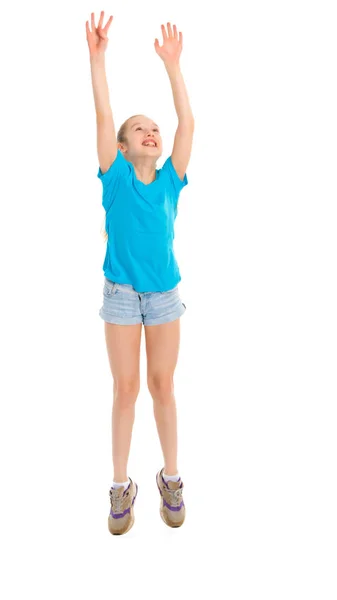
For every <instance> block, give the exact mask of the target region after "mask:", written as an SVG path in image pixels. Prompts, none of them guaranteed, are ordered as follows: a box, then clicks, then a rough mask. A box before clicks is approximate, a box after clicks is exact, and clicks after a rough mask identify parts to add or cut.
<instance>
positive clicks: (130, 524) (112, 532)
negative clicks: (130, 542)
mask: <svg viewBox="0 0 337 600" xmlns="http://www.w3.org/2000/svg"><path fill="white" fill-rule="evenodd" d="M135 486H136V494H135V499H134V501H133V504H131V506H130V515H131V519H130V523H129V525H128V526H127V528H126V529H125V530H124V531H111V529H110V524H111V520H110V516H109V517H108V529H109V531H110V533H111V534H112V535H124V533H127V532H128V531H130V529H131V527H132V526H133V524H134V522H135V512H134V505H135V502H136V498H137V494H138V485H137V484H136V483H135Z"/></svg>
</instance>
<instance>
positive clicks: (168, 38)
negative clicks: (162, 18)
mask: <svg viewBox="0 0 337 600" xmlns="http://www.w3.org/2000/svg"><path fill="white" fill-rule="evenodd" d="M161 30H162V34H163V45H162V46H160V45H159V41H158V39H157V38H156V40H155V43H154V47H155V50H156V52H157V54H158V56H160V58H161V59H162V60H163V61H164V63H178V62H179V57H180V54H181V51H182V48H183V34H182V33H181V31H179V36H178V32H177V28H176V26H175V25H173V32H172V28H171V24H170V23H167V33H166V29H165V26H164V25H162V26H161Z"/></svg>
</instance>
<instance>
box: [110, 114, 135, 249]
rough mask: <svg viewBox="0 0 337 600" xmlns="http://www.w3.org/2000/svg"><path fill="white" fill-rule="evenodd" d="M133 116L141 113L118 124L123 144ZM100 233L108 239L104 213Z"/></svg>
mask: <svg viewBox="0 0 337 600" xmlns="http://www.w3.org/2000/svg"><path fill="white" fill-rule="evenodd" d="M134 117H141V115H133V116H132V117H129V118H128V119H126V121H124V123H123V124H122V125H121V126H120V128H119V130H118V133H117V143H119V144H125V143H126V142H127V138H126V129H127V125H128V122H129V121H130V119H133V118H134ZM101 234H102V236H103V239H104V242H107V241H108V233H107V231H106V215H105V217H104V219H103V226H102V227H101Z"/></svg>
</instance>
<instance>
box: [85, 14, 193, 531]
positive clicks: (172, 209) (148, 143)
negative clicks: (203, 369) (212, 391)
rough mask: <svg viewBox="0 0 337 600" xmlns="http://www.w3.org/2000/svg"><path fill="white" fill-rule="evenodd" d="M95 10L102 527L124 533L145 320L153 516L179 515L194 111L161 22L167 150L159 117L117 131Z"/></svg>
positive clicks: (130, 507) (179, 519)
mask: <svg viewBox="0 0 337 600" xmlns="http://www.w3.org/2000/svg"><path fill="white" fill-rule="evenodd" d="M103 19H104V11H101V14H100V19H99V22H98V25H97V27H96V26H95V19H94V13H91V29H90V28H89V23H88V21H87V22H86V34H87V41H88V45H89V53H90V66H91V77H92V85H93V93H94V101H95V109H96V123H97V151H98V160H99V170H98V177H99V178H100V180H101V181H102V186H103V199H102V204H103V207H104V209H105V228H106V238H107V248H106V255H105V260H104V265H103V271H104V276H105V277H104V288H103V306H102V308H101V309H100V311H99V314H100V316H101V317H102V319H103V320H104V322H105V324H104V327H105V339H106V345H107V351H108V357H109V363H110V368H111V373H112V377H113V407H112V442H113V443H112V455H113V468H114V475H113V483H112V487H111V489H110V493H109V494H110V504H111V509H110V514H109V517H108V526H109V531H110V532H111V533H112V534H123V533H126V532H127V531H129V529H130V528H131V527H132V525H133V523H134V501H135V498H136V495H137V491H138V486H137V484H136V483H135V482H134V481H132V479H131V478H130V477H128V473H127V463H128V456H129V451H130V445H131V436H132V428H133V423H134V416H135V402H136V399H137V396H138V393H139V387H140V373H139V361H140V357H139V353H140V342H141V332H142V324H144V329H145V337H146V353H147V383H148V388H149V391H150V393H151V396H152V398H153V406H154V416H155V420H156V426H157V430H158V435H159V439H160V444H161V448H162V452H163V458H164V467H163V468H162V469H161V471H159V473H157V485H158V489H159V492H160V514H161V516H162V519H163V520H164V522H165V523H166V524H167V525H169V526H170V527H179V526H180V525H182V523H183V522H184V518H185V505H184V502H183V499H182V490H183V483H182V481H181V479H180V477H179V473H178V467H177V418H176V405H175V397H174V384H173V375H174V370H175V367H176V364H177V359H178V349H179V336H180V320H179V319H180V317H181V316H182V315H183V313H184V312H185V310H186V307H185V305H184V304H183V303H182V302H181V300H180V297H179V291H178V283H179V281H181V277H180V273H179V268H178V265H177V262H176V259H175V256H174V251H173V238H174V221H175V218H176V215H177V204H178V198H179V194H180V192H181V190H182V188H183V187H184V186H185V185H187V183H188V181H187V176H186V168H187V165H188V162H189V159H190V154H191V148H192V138H193V131H194V119H193V115H192V112H191V108H190V104H189V100H188V96H187V92H186V88H185V84H184V80H183V77H182V74H181V71H180V66H179V58H180V54H181V51H182V34H181V33H180V32H179V36H178V33H177V28H176V26H175V25H173V31H172V28H171V24H170V23H167V32H166V29H165V27H164V25H162V26H161V29H162V35H163V44H162V46H160V45H159V42H158V39H156V40H155V43H154V46H155V50H156V52H157V54H158V55H159V56H160V58H161V59H162V61H163V62H164V65H165V68H166V71H167V74H168V76H169V79H170V83H171V86H172V93H173V99H174V104H175V108H176V112H177V116H178V126H177V131H176V134H175V139H174V145H173V150H172V154H171V156H170V157H169V158H168V159H167V160H166V162H165V163H164V165H163V167H162V168H161V169H157V168H156V163H157V160H158V158H159V157H160V156H161V154H162V139H161V135H160V129H159V127H158V125H156V123H153V121H152V120H151V119H149V118H148V117H146V116H144V115H135V116H132V117H130V118H129V119H127V121H125V123H123V125H122V126H121V127H120V129H119V131H118V133H117V136H116V133H115V128H114V120H113V115H112V111H111V108H110V102H109V92H108V84H107V79H106V73H105V62H104V61H105V51H106V48H107V45H108V37H107V34H108V30H109V27H110V25H111V23H112V20H113V17H112V16H110V18H109V20H108V21H107V23H106V25H105V27H103Z"/></svg>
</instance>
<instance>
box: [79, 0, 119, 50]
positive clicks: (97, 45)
mask: <svg viewBox="0 0 337 600" xmlns="http://www.w3.org/2000/svg"><path fill="white" fill-rule="evenodd" d="M103 19H104V10H102V11H101V15H100V18H99V21H98V25H97V27H96V26H95V16H94V13H91V31H90V28H89V22H88V21H86V23H85V28H86V32H87V42H88V46H89V52H90V56H98V55H99V54H103V53H104V52H105V50H106V49H107V46H108V41H109V39H108V31H109V27H110V25H111V23H112V19H113V17H112V16H111V17H110V18H109V20H108V22H107V23H106V25H105V27H102V25H103Z"/></svg>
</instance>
